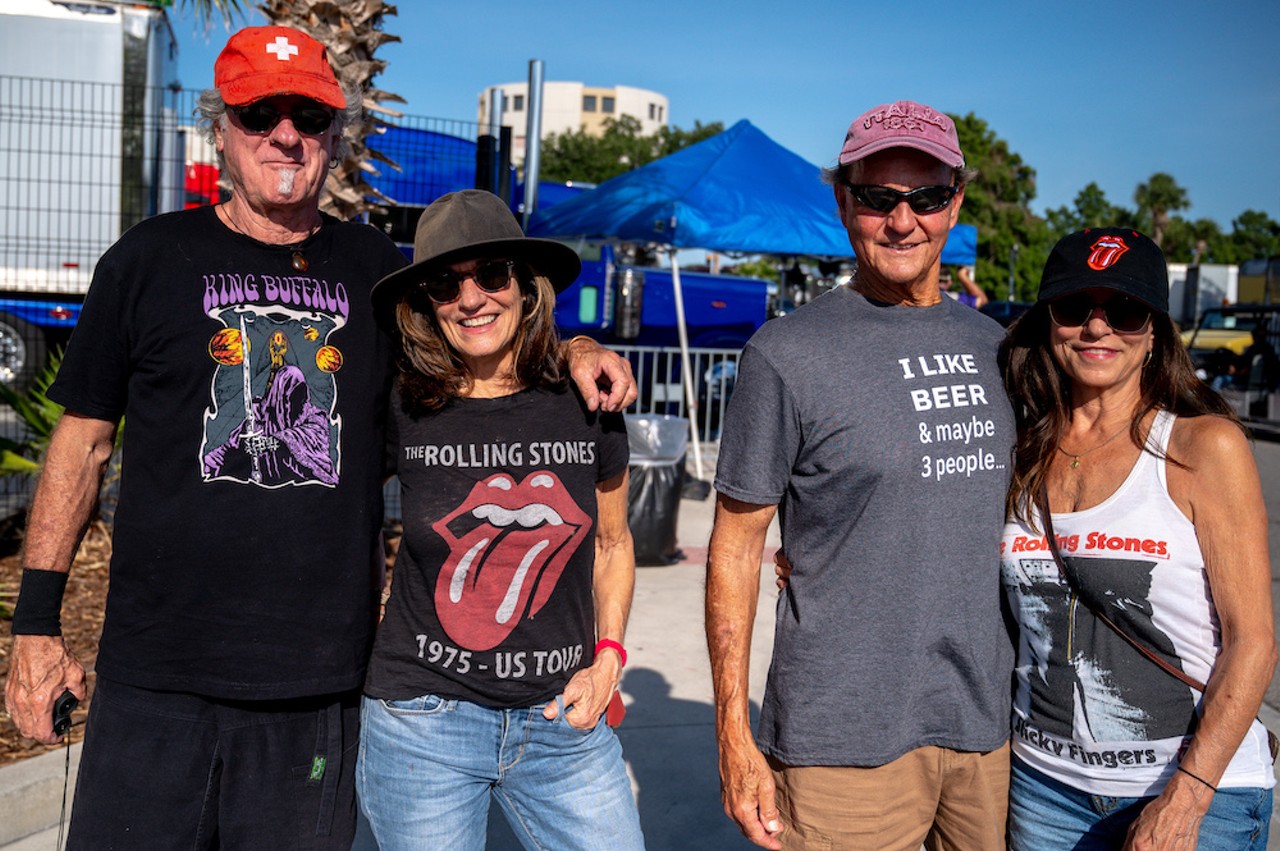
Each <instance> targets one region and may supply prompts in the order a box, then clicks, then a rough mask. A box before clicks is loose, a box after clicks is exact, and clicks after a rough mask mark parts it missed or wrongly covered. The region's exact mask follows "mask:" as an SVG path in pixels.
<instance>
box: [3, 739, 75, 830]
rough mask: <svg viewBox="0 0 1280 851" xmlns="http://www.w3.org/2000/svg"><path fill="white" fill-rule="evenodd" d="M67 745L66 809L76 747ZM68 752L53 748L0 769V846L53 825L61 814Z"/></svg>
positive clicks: (72, 781)
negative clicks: (50, 750) (68, 775)
mask: <svg viewBox="0 0 1280 851" xmlns="http://www.w3.org/2000/svg"><path fill="white" fill-rule="evenodd" d="M81 747H82V744H81V743H80V742H77V743H76V744H74V745H72V746H71V750H70V758H71V776H70V778H69V780H68V785H67V795H68V799H67V809H68V813H69V812H70V805H71V801H70V795H71V791H72V790H74V789H75V786H76V776H77V775H78V773H79V767H80V749H81ZM67 756H68V753H67V751H66V750H57V751H52V752H50V753H46V754H41V755H40V756H36V757H31V758H29V759H24V760H22V761H21V762H15V763H13V764H12V765H6V766H4V767H3V768H0V846H3V845H8V844H10V843H12V842H16V841H18V840H19V839H23V838H25V837H27V836H30V835H31V834H33V833H39V832H40V831H42V830H46V829H48V828H50V827H56V826H57V824H58V819H59V817H60V816H61V814H62V789H63V779H64V777H65V771H66V765H67Z"/></svg>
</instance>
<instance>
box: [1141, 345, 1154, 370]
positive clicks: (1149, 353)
mask: <svg viewBox="0 0 1280 851" xmlns="http://www.w3.org/2000/svg"><path fill="white" fill-rule="evenodd" d="M1151 354H1152V353H1151V350H1150V349H1147V357H1146V360H1144V361H1143V362H1142V368H1143V369H1146V368H1147V365H1148V364H1150V363H1151Z"/></svg>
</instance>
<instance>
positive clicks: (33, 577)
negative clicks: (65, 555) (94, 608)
mask: <svg viewBox="0 0 1280 851" xmlns="http://www.w3.org/2000/svg"><path fill="white" fill-rule="evenodd" d="M68 575H69V574H68V573H67V572H66V571H64V570H35V569H33V568H30V567H24V568H23V569H22V585H21V586H20V587H19V589H18V602H17V603H16V604H15V605H14V607H13V626H12V631H13V634H14V635H62V595H63V592H65V591H66V590H67V577H68Z"/></svg>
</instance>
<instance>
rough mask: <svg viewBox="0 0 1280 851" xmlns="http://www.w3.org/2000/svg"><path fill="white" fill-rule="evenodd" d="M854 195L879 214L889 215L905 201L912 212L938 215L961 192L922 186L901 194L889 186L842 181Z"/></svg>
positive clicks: (941, 187) (944, 187) (949, 187)
mask: <svg viewBox="0 0 1280 851" xmlns="http://www.w3.org/2000/svg"><path fill="white" fill-rule="evenodd" d="M841 182H842V183H843V184H844V185H845V187H846V188H847V189H848V190H849V192H850V194H852V195H853V200H855V201H857V202H858V203H859V204H861V205H862V206H864V207H868V208H870V209H872V210H875V211H876V212H877V213H888V212H890V211H892V210H893V208H894V207H897V206H898V205H899V204H901V203H902V202H903V201H906V202H907V205H908V206H909V207H911V210H912V212H914V213H919V214H922V215H923V214H925V213H936V212H938V211H939V210H944V209H946V207H947V205H948V204H950V203H951V199H952V198H954V197H955V196H956V193H957V192H959V191H960V187H959V186H921V187H920V188H919V189H912V190H911V191H910V192H899V191H898V190H897V189H890V188H889V187H888V186H873V185H871V184H868V183H850V182H849V181H847V180H844V181H841Z"/></svg>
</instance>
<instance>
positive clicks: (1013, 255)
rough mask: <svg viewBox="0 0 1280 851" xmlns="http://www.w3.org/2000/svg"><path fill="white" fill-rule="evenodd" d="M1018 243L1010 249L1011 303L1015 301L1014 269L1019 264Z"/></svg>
mask: <svg viewBox="0 0 1280 851" xmlns="http://www.w3.org/2000/svg"><path fill="white" fill-rule="evenodd" d="M1019 250H1020V249H1019V246H1018V243H1016V242H1015V243H1014V244H1013V245H1012V246H1010V247H1009V301H1013V300H1014V298H1013V267H1014V266H1015V265H1017V262H1018V251H1019Z"/></svg>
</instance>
